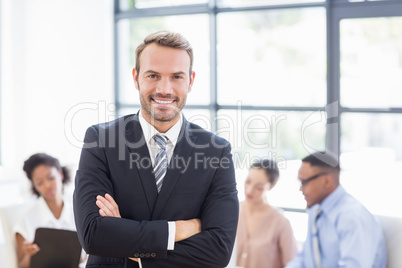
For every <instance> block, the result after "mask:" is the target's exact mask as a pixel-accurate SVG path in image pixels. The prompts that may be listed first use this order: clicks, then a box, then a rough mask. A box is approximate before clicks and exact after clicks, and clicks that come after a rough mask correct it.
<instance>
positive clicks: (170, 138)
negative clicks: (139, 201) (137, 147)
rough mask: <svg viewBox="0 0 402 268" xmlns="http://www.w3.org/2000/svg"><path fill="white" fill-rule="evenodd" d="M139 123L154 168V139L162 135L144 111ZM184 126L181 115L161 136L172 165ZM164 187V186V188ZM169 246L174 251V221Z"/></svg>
mask: <svg viewBox="0 0 402 268" xmlns="http://www.w3.org/2000/svg"><path fill="white" fill-rule="evenodd" d="M139 121H140V125H141V128H142V132H143V134H144V138H145V141H146V143H147V147H148V150H149V156H150V157H151V162H152V166H154V165H155V158H156V155H157V154H158V151H159V147H158V145H157V144H156V142H155V140H154V139H153V136H154V135H155V134H157V133H160V132H159V131H157V130H156V129H155V128H154V127H153V126H152V125H151V124H150V123H148V121H147V120H145V118H144V117H143V116H142V111H140V112H139ZM182 124H183V115H182V114H181V113H180V118H179V121H177V122H176V124H174V125H173V126H172V127H171V128H170V129H169V130H168V131H167V132H166V133H160V134H161V135H163V136H165V137H166V138H167V143H166V154H167V158H168V163H170V160H171V159H172V156H173V151H174V148H175V146H176V143H177V140H178V138H179V134H180V130H181V127H182ZM155 187H156V182H155ZM162 187H163V186H162ZM168 228H169V232H168V234H169V235H168V245H167V250H174V238H175V235H176V225H175V222H174V221H169V222H168ZM138 261H139V264H140V267H142V264H141V260H140V259H138Z"/></svg>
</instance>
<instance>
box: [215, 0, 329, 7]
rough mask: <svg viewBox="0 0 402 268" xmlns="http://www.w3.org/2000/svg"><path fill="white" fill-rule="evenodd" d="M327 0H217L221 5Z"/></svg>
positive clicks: (282, 3) (257, 4) (319, 0)
mask: <svg viewBox="0 0 402 268" xmlns="http://www.w3.org/2000/svg"><path fill="white" fill-rule="evenodd" d="M324 1H325V0H217V3H218V5H219V6H224V7H239V6H259V5H286V4H300V3H321V2H324Z"/></svg>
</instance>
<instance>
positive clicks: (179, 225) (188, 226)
mask: <svg viewBox="0 0 402 268" xmlns="http://www.w3.org/2000/svg"><path fill="white" fill-rule="evenodd" d="M175 224H176V235H175V238H174V241H175V242H179V241H182V240H184V239H187V238H189V237H191V236H193V235H196V234H198V233H200V232H201V221H200V220H199V219H191V220H186V221H175Z"/></svg>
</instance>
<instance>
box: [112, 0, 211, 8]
mask: <svg viewBox="0 0 402 268" xmlns="http://www.w3.org/2000/svg"><path fill="white" fill-rule="evenodd" d="M203 3H208V0H120V9H121V10H127V9H130V8H152V7H168V6H179V5H193V4H203Z"/></svg>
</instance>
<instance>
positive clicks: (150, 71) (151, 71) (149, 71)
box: [144, 70, 159, 74]
mask: <svg viewBox="0 0 402 268" xmlns="http://www.w3.org/2000/svg"><path fill="white" fill-rule="evenodd" d="M144 73H145V74H146V73H151V74H159V73H158V72H157V71H153V70H148V71H145V72H144Z"/></svg>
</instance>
